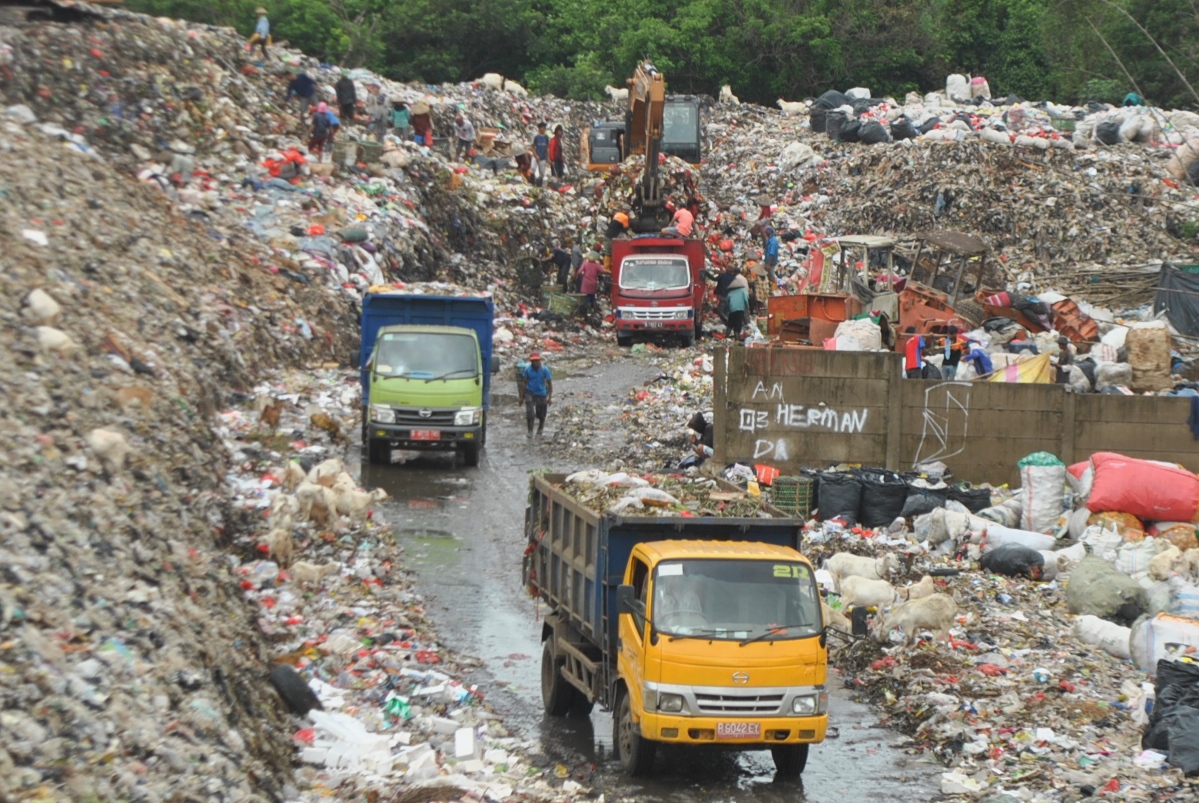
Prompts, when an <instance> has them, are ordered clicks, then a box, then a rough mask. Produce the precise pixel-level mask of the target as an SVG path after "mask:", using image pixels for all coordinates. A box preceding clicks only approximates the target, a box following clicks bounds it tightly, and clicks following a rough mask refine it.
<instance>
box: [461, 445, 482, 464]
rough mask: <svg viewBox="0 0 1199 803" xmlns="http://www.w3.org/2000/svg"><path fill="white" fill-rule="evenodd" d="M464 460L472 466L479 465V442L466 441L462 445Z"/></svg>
mask: <svg viewBox="0 0 1199 803" xmlns="http://www.w3.org/2000/svg"><path fill="white" fill-rule="evenodd" d="M462 462H463V463H465V464H466V465H467V466H468V467H470V468H474V467H475V466H477V465H479V444H477V443H466V444H463V445H462Z"/></svg>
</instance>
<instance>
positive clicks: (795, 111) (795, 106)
mask: <svg viewBox="0 0 1199 803" xmlns="http://www.w3.org/2000/svg"><path fill="white" fill-rule="evenodd" d="M778 102H779V108H780V109H782V110H783V114H785V115H787V116H788V117H795V116H797V115H800V114H804V113H805V112H807V110H808V104H806V103H804V102H803V101H802V100H783V99H782V98H779V101H778Z"/></svg>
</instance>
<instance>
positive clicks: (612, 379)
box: [363, 358, 939, 803]
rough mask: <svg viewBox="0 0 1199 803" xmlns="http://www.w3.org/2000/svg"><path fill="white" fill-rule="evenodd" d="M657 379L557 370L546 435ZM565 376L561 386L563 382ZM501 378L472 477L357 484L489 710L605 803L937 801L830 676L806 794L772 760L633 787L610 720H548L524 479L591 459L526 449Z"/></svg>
mask: <svg viewBox="0 0 1199 803" xmlns="http://www.w3.org/2000/svg"><path fill="white" fill-rule="evenodd" d="M657 373H658V371H657V369H656V368H653V367H651V366H650V365H649V364H648V363H645V362H641V363H639V362H636V361H634V360H632V359H627V358H626V359H623V360H620V361H618V362H605V363H601V364H599V365H594V366H591V367H586V368H583V369H579V370H576V371H574V372H573V373H572V372H571V371H570V370H567V371H562V370H558V372H557V374H556V376H557V379H556V382H555V402H554V406H553V407H551V409H550V421H549V423H547V426H546V434H547V436H548V435H551V434H552V433H553V432H554V431H555V430H556V429H557V427H558V425H559V424H558V421H556V420H555V416H556V414H557V415H559V416H560V415H561V413H562V411H563V410H564V409H565V407H566V406H567V405H577V404H580V403H584V404H591V405H595V406H597V407H598V408H600V409H601V410H602V409H604V408H605V407H609V405H612V406H611V407H610V408H609V410H608V412H609V413H610V417H608V419H607V420H608V421H613V422H614V421H615V415H616V410H617V406H618V405H619V404H621V403H622V402H623V399H624V397H625V394H626V392H627V390H628V389H629V388H630V387H633V386H637V385H640V384H642V383H644V382H645V381H647V380H650V379H652V378H653V377H654V376H656V375H657ZM563 374H566V375H563ZM506 380H507V378H506V375H501V377H500V378H499V381H497V383H496V392H495V393H494V394H493V415H492V420H491V423H490V426H489V433H488V446H487V449H486V450H485V452H484V456H483V459H482V461H481V464H480V466H479V468H478V469H465V468H455V467H452V464H451V463H450V460H449V458H448V457H444V456H427V457H420V458H417V459H415V460H412V461H410V462H408V463H406V464H404V465H394V466H390V467H379V466H374V467H367V466H364V467H363V471H364V477H363V482H364V484H366V485H368V486H380V487H383V488H386V489H387V491H388V492H389V493H390V494H392V496H393V497H394V498H393V499H392V500H390V501H389V502H387V503H386V504H385V506H384V510H383V511H382V514H383V515H384V516H385V517H386V519H387V521H388V522H389V523H390V524H392V525H393V526H394V527H396V528H397V530H398V532H399V537H400V540H401V543H402V544H403V545H404V547H405V549H406V552H407V556H408V562H409V565H410V566H411V567H412V568H413V569H414V570H415V571H416V573H417V575H418V577H419V587H420V590H421V592H422V593H423V594H424V595H425V597H426V599H427V600H428V602H429V610H430V612H431V614H432V616H433V621H434V623H435V624H436V626H437V628H438V631H439V633H440V634H441V637H442V639H443V641H444V642H445V643H446V644H447V645H448V646H450V647H451V648H453V649H455V650H457V651H458V652H460V653H462V654H466V655H473V656H477V657H479V658H481V659H482V660H483V661H484V662H485V666H486V669H485V670H484V673H485V674H484V678H485V680H486V686H485V688H487V690H488V695H489V697H488V699H489V700H491V702H493V703H494V704H495V705H496V707H497V709H498V710H499V711H500V712H501V713H502V714H503V715H504V717H505V720H506V721H507V722H508V723H509V725H510V726H512V727H513V728H514V729H515V730H517V731H518V732H520V734H521V735H523V736H526V737H528V738H539V739H540V742H541V744H542V746H543V749H544V750H545V752H546V754H547V755H549V756H551V757H553V758H554V759H555V760H557V761H562V762H563V763H565V764H567V765H568V766H570V767H579V766H586V765H588V764H594V765H595V771H594V774H592V775H591V777H590V778H589V780H590V782H591V784H592V785H593V786H594V787H595V788H596V789H597V791H603V792H604V793H605V794H606V795H607V799H608V800H613V799H619V798H636V799H637V800H656V801H680V803H681V802H682V801H692V800H696V799H699V798H700V797H701V796H702V797H703V798H706V799H710V800H722V801H723V800H730V801H733V800H736V801H740V800H755V801H761V800H779V801H782V800H786V801H803V800H807V801H813V803H816V802H820V803H833V802H834V801H836V803H844V801H846V800H875V801H891V800H893V801H924V800H935V799H936V798H937V797H938V796H939V792H938V791H937V783H936V779H937V772H938V768H937V767H936V766H934V765H932V764H930V763H928V762H927V761H923V760H920V759H913V758H912V757H910V756H907V755H905V754H904V753H903V752H902V751H901V750H899V749H897V748H896V747H894V746H893V745H894V744H895V743H897V742H898V741H900V740H901V738H902V737H901V736H900V735H899V734H898V733H896V732H895V731H891V730H887V729H883V728H878V727H876V726H875V723H877V721H878V717H877V716H876V715H875V714H874V713H873V712H872V711H871V710H870V709H869V708H868V707H866V706H864V705H860V704H857V703H854V702H853V701H852V700H850V699H849V697H848V693H847V692H846V691H845V690H844V689H843V688H842V687H841V678H840V675H839V674H838V673H836V672H832V673H830V683H829V685H830V691H831V692H832V702H831V710H830V726H831V730H832V729H835V730H832V732H834V733H836V734H837V736H836V738H830V739H828V740H827V741H825V742H824V743H823V744H821V745H818V746H816V747H814V748H813V750H812V755H811V759H810V760H809V762H808V767H807V770H806V771H805V773H804V776H803V782H802V784H776V783H774V777H773V776H774V765H773V762H772V761H771V758H770V754H769V753H768V752H755V753H743V754H737V753H727V752H712V753H699V754H696V753H694V752H691V751H682V750H680V751H671V750H666V751H663V752H661V753H660V754H659V761H658V763H657V764H656V767H657V770H656V773H655V777H654V779H653V780H651V781H648V782H631V781H629V780H627V779H625V778H624V777H623V776H622V775H621V772H620V765H619V762H618V761H617V759H616V758H615V756H614V754H613V752H612V721H611V718H610V717H609V716H608V714H606V713H603V712H600V711H599V710H598V709H597V710H596V711H595V712H594V713H593V714H592V715H591V717H589V718H587V719H574V720H572V719H564V720H554V719H550V718H547V717H543V715H542V710H541V692H540V685H539V683H540V680H539V677H540V674H539V673H540V655H541V645H540V633H541V625H540V622H539V620H538V615H537V614H538V612H537V610H536V608H535V606H534V603H533V602H532V601H531V600H530V599H529V598H528V596H527V594H526V593H525V591H524V589H523V588H522V586H521V582H520V563H521V556H522V553H523V551H524V547H525V544H524V535H523V526H524V509H525V502H526V498H527V488H528V472H529V471H531V470H535V469H542V468H548V469H553V470H558V471H567V470H573V469H577V468H581V467H589V466H591V465H593V464H594V463H593V462H589V461H588V457H587V453H586V452H590V449H588V450H586V452H584V451H582V450H570V449H567V448H564V447H562V446H560V445H557V444H555V443H554V442H552V440H550V439H548V438H547V439H546V440H539V439H536V438H534V439H532V440H529V439H527V438H526V436H525V423H524V418H523V416H524V411H523V408H518V406H517V401H516V397H515V395H514V394H515V391H514V386H513V384H512V382H511V381H510V380H507V381H506ZM596 425H597V431H596V433H595V436H594V439H593V440H592V443H593V444H594V445H595V446H596V447H598V450H600V451H602V450H603V447H604V446H605V445H608V444H612V443H613V442H614V441H615V442H619V440H620V439H621V438H623V437H624V436H623V433H622V432H621V431H620V429H619V426H618V425H616V424H612V425H607V424H606V423H605V421H603V420H600V421H597V422H596Z"/></svg>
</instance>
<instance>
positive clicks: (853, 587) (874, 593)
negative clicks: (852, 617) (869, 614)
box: [840, 576, 899, 608]
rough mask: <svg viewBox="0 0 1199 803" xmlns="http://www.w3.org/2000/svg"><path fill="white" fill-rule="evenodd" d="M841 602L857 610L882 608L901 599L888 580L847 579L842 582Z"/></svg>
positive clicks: (852, 577)
mask: <svg viewBox="0 0 1199 803" xmlns="http://www.w3.org/2000/svg"><path fill="white" fill-rule="evenodd" d="M840 590H841V601H842V602H843V603H845V604H846V605H852V606H853V607H855V608H881V607H883V606H884V605H890V604H892V603H893V602H895V601H896V600H898V599H899V594H898V593H897V592H896V591H895V586H893V585H891V584H890V583H888V582H887V581H886V580H871V579H870V578H869V577H854V576H851V577H846V578H844V579H842V580H841V584H840Z"/></svg>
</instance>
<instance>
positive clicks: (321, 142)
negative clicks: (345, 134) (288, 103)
mask: <svg viewBox="0 0 1199 803" xmlns="http://www.w3.org/2000/svg"><path fill="white" fill-rule="evenodd" d="M340 127H341V121H340V120H338V119H337V115H335V114H334V113H333V111H332V110H331V109H330V108H329V104H327V103H325V102H324V101H321V102H320V103H318V104H316V108H315V109H314V110H313V112H312V122H311V126H310V129H309V139H308V151H309V153H313V154H316V155H317V157H318V159H319V158H320V156H321V155H322V154H324V152H325V150H326V149H332V146H333V137H334V136H336V134H337V129H338V128H340Z"/></svg>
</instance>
